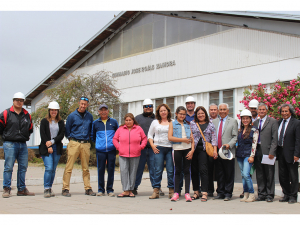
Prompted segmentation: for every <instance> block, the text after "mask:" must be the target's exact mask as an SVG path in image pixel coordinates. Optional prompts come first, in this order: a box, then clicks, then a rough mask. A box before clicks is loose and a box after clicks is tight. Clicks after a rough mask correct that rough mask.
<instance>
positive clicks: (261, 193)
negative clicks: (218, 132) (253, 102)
mask: <svg viewBox="0 0 300 225" xmlns="http://www.w3.org/2000/svg"><path fill="white" fill-rule="evenodd" d="M257 109H258V115H259V117H260V119H259V120H256V121H255V122H254V123H253V125H254V126H255V127H258V129H259V137H258V142H257V150H256V154H255V157H254V165H255V169H256V180H257V187H258V198H257V199H256V201H265V200H266V201H267V202H273V198H274V191H275V181H274V175H275V164H274V165H267V164H262V163H261V160H262V157H263V155H268V157H269V159H273V158H274V156H275V155H276V149H277V141H278V137H277V135H278V122H277V120H275V119H273V118H271V117H269V116H267V113H268V106H267V105H266V104H264V103H259V104H258V106H257Z"/></svg>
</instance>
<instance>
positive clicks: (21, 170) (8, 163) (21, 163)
mask: <svg viewBox="0 0 300 225" xmlns="http://www.w3.org/2000/svg"><path fill="white" fill-rule="evenodd" d="M3 150H4V159H5V162H4V171H3V188H4V187H8V188H10V186H11V176H12V171H13V168H14V164H15V161H16V160H17V161H18V173H17V187H18V191H23V190H24V189H25V188H26V185H25V175H26V171H27V167H28V149H27V145H26V143H23V142H14V141H5V142H4V143H3Z"/></svg>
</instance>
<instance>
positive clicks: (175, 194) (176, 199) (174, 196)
mask: <svg viewBox="0 0 300 225" xmlns="http://www.w3.org/2000/svg"><path fill="white" fill-rule="evenodd" d="M178 200H179V194H178V193H174V195H173V197H172V198H171V201H172V202H176V201H178Z"/></svg>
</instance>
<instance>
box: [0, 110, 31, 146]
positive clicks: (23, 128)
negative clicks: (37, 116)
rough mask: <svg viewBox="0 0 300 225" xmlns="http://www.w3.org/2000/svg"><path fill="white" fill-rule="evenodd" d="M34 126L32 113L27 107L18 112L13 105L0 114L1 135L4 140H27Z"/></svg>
mask: <svg viewBox="0 0 300 225" xmlns="http://www.w3.org/2000/svg"><path fill="white" fill-rule="evenodd" d="M32 127H33V125H32V121H31V115H30V114H29V113H28V111H27V110H25V109H23V110H22V111H21V113H20V114H17V113H16V112H15V111H14V107H13V106H12V107H10V108H8V109H6V110H4V111H3V112H2V113H1V114H0V135H2V138H3V140H4V141H17V142H26V141H28V140H29V136H30V134H31V133H32V131H33V130H32Z"/></svg>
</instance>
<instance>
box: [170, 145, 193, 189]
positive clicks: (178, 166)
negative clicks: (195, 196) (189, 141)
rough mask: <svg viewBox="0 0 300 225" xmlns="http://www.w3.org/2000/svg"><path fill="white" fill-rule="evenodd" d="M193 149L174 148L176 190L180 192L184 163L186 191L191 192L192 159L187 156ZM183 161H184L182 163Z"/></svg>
mask: <svg viewBox="0 0 300 225" xmlns="http://www.w3.org/2000/svg"><path fill="white" fill-rule="evenodd" d="M189 151H191V149H186V150H174V166H175V179H174V180H175V183H174V187H175V192H176V193H180V174H181V170H182V164H183V172H184V185H185V193H189V192H190V183H191V173H190V167H191V161H192V160H188V159H187V158H186V155H187V154H188V153H189ZM182 161H183V163H182Z"/></svg>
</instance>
